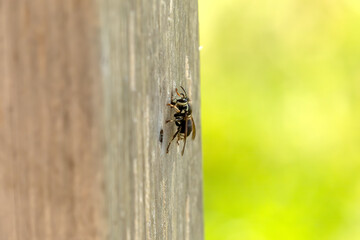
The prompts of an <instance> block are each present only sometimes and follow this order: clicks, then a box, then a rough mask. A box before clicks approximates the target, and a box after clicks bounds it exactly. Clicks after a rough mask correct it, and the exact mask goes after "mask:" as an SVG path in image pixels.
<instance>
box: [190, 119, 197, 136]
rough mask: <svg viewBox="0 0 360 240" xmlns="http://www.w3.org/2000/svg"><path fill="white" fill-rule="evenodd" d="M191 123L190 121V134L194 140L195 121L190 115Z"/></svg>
mask: <svg viewBox="0 0 360 240" xmlns="http://www.w3.org/2000/svg"><path fill="white" fill-rule="evenodd" d="M191 123H192V136H191V138H192V139H193V140H194V139H195V136H196V128H195V122H194V119H193V118H192V116H191Z"/></svg>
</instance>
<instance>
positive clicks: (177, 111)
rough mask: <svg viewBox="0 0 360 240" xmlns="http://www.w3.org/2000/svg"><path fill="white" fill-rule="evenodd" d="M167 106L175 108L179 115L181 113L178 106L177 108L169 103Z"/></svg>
mask: <svg viewBox="0 0 360 240" xmlns="http://www.w3.org/2000/svg"><path fill="white" fill-rule="evenodd" d="M167 105H168V106H170V107H172V108H174V109H175V111H176V112H178V113H179V112H180V110H179V109H178V108H177V106H175V105H173V104H171V103H168V104H167Z"/></svg>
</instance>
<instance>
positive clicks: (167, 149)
mask: <svg viewBox="0 0 360 240" xmlns="http://www.w3.org/2000/svg"><path fill="white" fill-rule="evenodd" d="M179 131H180V129H178V130H177V131H176V133H175V134H174V136H173V138H172V139H171V141H170V142H169V145H168V146H167V148H166V153H169V148H170V145H171V143H172V141H174V139H175V137H176V135H178V133H179Z"/></svg>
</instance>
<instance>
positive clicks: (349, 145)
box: [199, 0, 360, 240]
mask: <svg viewBox="0 0 360 240" xmlns="http://www.w3.org/2000/svg"><path fill="white" fill-rule="evenodd" d="M199 14H200V45H202V46H203V49H202V51H201V79H202V87H201V88H202V89H201V90H202V129H203V150H204V203H205V208H204V210H205V236H206V239H207V240H215V239H216V240H217V239H221V240H228V239H229V240H230V239H231V240H233V239H234V240H237V239H239V240H240V239H241V240H248V239H251V240H253V239H274V240H281V239H286V240H289V239H290V240H293V239H294V240H296V239H301V240H303V239H304V240H311V239H314V240H315V239H316V240H321V239H331V240H332V239H334V240H335V239H338V240H356V239H360V1H359V0H342V1H340V0H315V1H314V0H290V1H289V0H274V1H269V0H255V1H247V0H221V1H217V0H200V1H199Z"/></svg>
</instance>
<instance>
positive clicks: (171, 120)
mask: <svg viewBox="0 0 360 240" xmlns="http://www.w3.org/2000/svg"><path fill="white" fill-rule="evenodd" d="M175 121H176V120H175V119H170V120H166V122H165V123H169V122H175Z"/></svg>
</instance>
